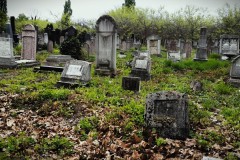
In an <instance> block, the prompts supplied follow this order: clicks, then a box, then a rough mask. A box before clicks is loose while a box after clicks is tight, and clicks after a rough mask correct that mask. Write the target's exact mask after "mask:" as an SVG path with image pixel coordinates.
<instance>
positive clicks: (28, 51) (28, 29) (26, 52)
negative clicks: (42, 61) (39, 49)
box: [21, 24, 37, 60]
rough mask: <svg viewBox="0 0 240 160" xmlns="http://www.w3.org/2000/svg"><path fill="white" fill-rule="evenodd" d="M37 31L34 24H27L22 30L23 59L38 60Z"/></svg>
mask: <svg viewBox="0 0 240 160" xmlns="http://www.w3.org/2000/svg"><path fill="white" fill-rule="evenodd" d="M36 36H37V35H36V31H35V28H34V26H33V25H31V24H27V25H25V26H24V28H23V30H22V45H23V46H22V55H21V59H24V60H36V43H37V37H36Z"/></svg>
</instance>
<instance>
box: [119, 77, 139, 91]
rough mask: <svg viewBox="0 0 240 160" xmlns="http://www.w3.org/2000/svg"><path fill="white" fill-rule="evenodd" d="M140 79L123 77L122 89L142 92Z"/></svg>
mask: <svg viewBox="0 0 240 160" xmlns="http://www.w3.org/2000/svg"><path fill="white" fill-rule="evenodd" d="M140 80H141V79H140V78H139V77H123V78H122V88H123V89H124V90H130V91H134V92H139V91H140Z"/></svg>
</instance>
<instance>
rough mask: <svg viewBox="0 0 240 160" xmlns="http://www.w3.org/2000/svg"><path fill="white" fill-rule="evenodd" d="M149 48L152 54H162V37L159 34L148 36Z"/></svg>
mask: <svg viewBox="0 0 240 160" xmlns="http://www.w3.org/2000/svg"><path fill="white" fill-rule="evenodd" d="M147 49H148V51H149V52H150V54H153V55H158V56H160V55H161V38H160V37H159V36H158V35H151V36H149V37H147Z"/></svg>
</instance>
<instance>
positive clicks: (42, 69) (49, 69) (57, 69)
mask: <svg viewBox="0 0 240 160" xmlns="http://www.w3.org/2000/svg"><path fill="white" fill-rule="evenodd" d="M63 69H64V67H55V66H40V67H35V68H34V70H33V71H34V72H52V71H53V72H62V71H63Z"/></svg>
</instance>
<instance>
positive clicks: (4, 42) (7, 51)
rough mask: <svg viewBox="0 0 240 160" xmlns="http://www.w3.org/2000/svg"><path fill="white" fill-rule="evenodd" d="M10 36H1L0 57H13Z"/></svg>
mask: <svg viewBox="0 0 240 160" xmlns="http://www.w3.org/2000/svg"><path fill="white" fill-rule="evenodd" d="M11 43H12V42H11V39H10V38H0V57H12V56H13V55H12V51H11V49H12V47H11Z"/></svg>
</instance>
